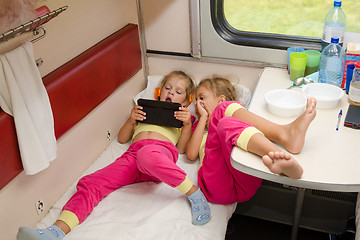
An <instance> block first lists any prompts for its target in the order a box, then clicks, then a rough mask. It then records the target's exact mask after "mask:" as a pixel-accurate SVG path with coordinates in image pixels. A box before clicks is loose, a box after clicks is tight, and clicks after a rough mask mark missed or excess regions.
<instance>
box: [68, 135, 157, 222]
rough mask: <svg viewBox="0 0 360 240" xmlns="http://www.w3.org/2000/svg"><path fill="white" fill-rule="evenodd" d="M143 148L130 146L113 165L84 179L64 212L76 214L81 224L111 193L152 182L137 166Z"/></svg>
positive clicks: (139, 145) (136, 144)
mask: <svg viewBox="0 0 360 240" xmlns="http://www.w3.org/2000/svg"><path fill="white" fill-rule="evenodd" d="M143 146H144V145H143V144H142V143H141V141H139V142H136V143H134V144H132V145H130V147H129V149H128V150H127V151H126V152H125V153H124V154H123V155H122V156H121V157H119V158H118V159H116V160H115V161H114V162H113V163H111V164H110V165H108V166H106V167H104V168H103V169H100V170H98V171H96V172H94V173H92V174H90V175H87V176H84V177H82V178H81V179H80V180H79V182H78V184H77V186H76V188H77V192H76V193H75V194H74V195H73V196H72V197H71V198H70V200H69V201H68V202H67V203H66V204H65V206H64V207H63V210H68V211H70V212H72V213H74V214H75V215H76V216H77V217H78V219H79V222H80V223H81V222H83V221H84V219H85V218H86V217H87V216H88V215H89V214H90V213H91V212H92V210H93V208H94V207H95V206H96V205H97V204H98V203H99V202H100V201H101V200H102V199H103V198H104V197H105V196H107V195H108V194H110V193H111V192H113V191H115V190H116V189H118V188H120V187H122V186H125V185H129V184H131V183H135V182H140V181H149V180H151V179H150V177H149V176H146V175H145V174H143V173H141V172H140V171H139V170H138V168H137V165H136V154H137V151H138V149H140V148H141V147H143Z"/></svg>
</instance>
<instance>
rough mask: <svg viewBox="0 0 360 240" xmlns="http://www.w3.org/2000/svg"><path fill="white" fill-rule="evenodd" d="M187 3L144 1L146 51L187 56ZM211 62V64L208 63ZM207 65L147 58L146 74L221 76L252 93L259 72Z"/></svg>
mask: <svg viewBox="0 0 360 240" xmlns="http://www.w3.org/2000/svg"><path fill="white" fill-rule="evenodd" d="M189 13H190V10H189V1H184V0H144V1H143V15H144V25H145V37H146V44H147V48H148V49H150V50H158V51H169V52H177V53H191V36H190V16H189ZM212 61H213V60H212ZM216 62H217V63H213V62H209V59H202V60H201V61H198V60H195V59H191V58H187V59H186V58H180V59H176V58H174V57H171V58H169V57H164V56H157V55H151V57H149V74H162V73H165V74H166V73H168V72H169V71H171V70H173V69H179V68H181V69H182V70H184V71H185V72H188V73H191V74H192V75H193V76H194V77H195V78H196V79H202V78H203V77H205V76H209V75H213V74H221V75H224V76H226V77H230V78H231V79H232V80H233V81H235V82H240V83H242V84H243V85H245V86H246V87H248V88H249V89H250V90H251V91H252V92H253V90H254V89H255V86H256V83H257V81H258V76H259V73H260V72H261V70H262V68H260V67H259V66H252V65H250V64H247V65H244V63H240V62H234V61H232V62H230V61H226V60H224V59H219V60H216Z"/></svg>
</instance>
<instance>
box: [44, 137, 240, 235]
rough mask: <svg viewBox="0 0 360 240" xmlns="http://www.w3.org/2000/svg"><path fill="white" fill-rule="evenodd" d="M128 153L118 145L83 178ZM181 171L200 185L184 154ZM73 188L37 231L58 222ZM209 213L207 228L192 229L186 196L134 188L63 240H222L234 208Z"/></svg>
mask: <svg viewBox="0 0 360 240" xmlns="http://www.w3.org/2000/svg"><path fill="white" fill-rule="evenodd" d="M128 147H129V143H127V144H119V143H118V141H117V140H116V139H115V140H114V141H113V142H112V143H111V144H110V145H109V147H108V148H107V149H106V151H105V152H103V153H102V155H101V156H100V157H99V158H98V159H97V160H96V161H95V162H94V164H92V165H91V166H90V168H89V169H88V170H87V171H85V172H84V174H83V175H87V174H89V173H92V172H94V171H96V170H97V169H100V168H103V167H104V166H106V165H108V164H109V163H111V162H113V161H114V160H115V159H116V158H117V157H119V156H120V155H121V154H122V153H123V152H124V151H125V150H126V149H127V148H128ZM178 166H180V167H181V168H182V169H183V170H184V171H185V172H186V173H187V174H188V176H189V178H190V179H191V180H192V181H193V183H194V184H197V169H198V161H196V162H191V161H189V160H187V158H186V156H185V155H184V154H180V156H179V160H178ZM75 187H76V182H75V183H74V184H73V185H72V186H71V187H70V188H69V189H68V191H67V192H66V193H65V194H64V195H63V196H62V197H61V198H60V199H59V200H58V201H57V202H56V204H55V205H54V206H53V207H52V208H51V210H50V211H49V213H48V214H47V215H46V216H45V217H44V218H43V219H42V220H41V221H40V223H39V224H38V225H37V227H38V228H45V227H48V226H50V225H51V224H53V223H54V222H55V220H56V219H57V217H58V216H59V215H60V212H61V209H62V207H63V205H64V204H65V203H66V202H67V200H68V199H69V198H70V197H71V196H72V195H73V194H74V193H75V191H76V188H75ZM210 207H211V214H212V217H211V220H210V222H209V223H207V224H206V225H204V226H194V225H193V224H192V223H191V209H190V203H189V202H188V200H187V198H186V196H185V195H183V194H181V193H180V192H178V191H177V190H176V189H173V188H171V187H169V186H168V185H166V184H165V183H154V182H144V183H136V184H131V185H128V186H125V187H122V188H120V189H118V190H116V191H115V192H113V193H111V194H110V195H108V196H107V197H105V198H104V199H103V200H102V201H101V202H100V203H99V205H98V206H96V207H95V209H94V211H93V212H92V213H91V214H90V215H89V216H88V217H87V218H86V219H85V221H84V222H83V223H82V224H80V225H79V226H77V227H76V228H75V229H74V230H73V231H71V232H70V233H69V234H68V235H66V237H65V239H64V240H80V239H81V240H85V239H86V240H100V239H101V240H105V239H109V240H110V239H111V240H114V239H123V240H135V239H141V240H144V239H159V240H161V239H166V240H168V239H187V240H192V239H194V240H195V239H196V240H199V239H214V240H215V239H216V240H217V239H224V238H225V232H226V226H227V222H228V220H229V218H230V217H231V215H232V213H233V212H234V211H235V207H236V204H231V205H219V204H212V203H210Z"/></svg>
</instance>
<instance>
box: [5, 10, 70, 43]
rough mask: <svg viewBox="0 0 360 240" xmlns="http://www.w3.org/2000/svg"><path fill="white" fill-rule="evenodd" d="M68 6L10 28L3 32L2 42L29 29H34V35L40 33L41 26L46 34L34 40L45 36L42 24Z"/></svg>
mask: <svg viewBox="0 0 360 240" xmlns="http://www.w3.org/2000/svg"><path fill="white" fill-rule="evenodd" d="M67 8H68V6H64V7H61V8H59V9H56V10H54V11H52V12H49V13H47V14H45V15H43V16H41V17H38V18H36V19H34V20H31V21H29V22H27V23H25V24H21V25H20V26H18V27H16V28H13V29H10V30H9V31H7V32H6V33H3V34H1V35H0V43H1V42H5V41H7V40H9V39H11V38H14V37H16V36H18V35H20V34H23V33H25V32H29V31H33V32H34V35H37V34H38V33H39V28H41V29H42V30H43V32H44V34H43V35H41V36H40V37H38V38H36V39H34V40H33V41H32V42H35V41H37V40H39V39H41V38H43V37H44V36H45V34H46V32H45V29H44V28H43V27H42V26H41V25H43V24H45V23H47V22H48V21H50V20H51V19H53V18H54V17H56V16H57V15H59V13H61V12H63V11H65V10H66V9H67Z"/></svg>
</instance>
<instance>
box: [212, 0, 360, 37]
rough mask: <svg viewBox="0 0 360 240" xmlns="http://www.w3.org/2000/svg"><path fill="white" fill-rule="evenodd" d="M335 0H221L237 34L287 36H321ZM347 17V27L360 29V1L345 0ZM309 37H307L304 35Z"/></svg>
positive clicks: (225, 16)
mask: <svg viewBox="0 0 360 240" xmlns="http://www.w3.org/2000/svg"><path fill="white" fill-rule="evenodd" d="M332 2H333V1H332V0H316V1H314V0H302V1H288V0H277V1H274V0H261V1H248V0H221V1H218V3H217V5H220V4H223V16H224V17H223V19H222V17H219V20H220V19H221V20H224V19H225V20H226V23H225V24H229V26H228V27H229V28H232V29H233V32H234V34H236V35H241V34H242V33H243V32H253V33H254V32H256V33H265V34H267V33H269V34H278V35H282V36H283V37H284V39H286V38H287V36H299V37H310V38H317V39H319V38H321V37H322V31H323V24H324V19H325V16H326V14H327V13H328V11H329V10H330V9H331V7H332ZM342 9H343V11H344V12H345V14H346V17H347V26H346V30H347V31H348V32H360V25H359V24H358V22H359V21H360V15H359V13H358V11H359V9H360V1H355V0H350V1H343V4H342ZM305 40H306V39H305Z"/></svg>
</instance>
